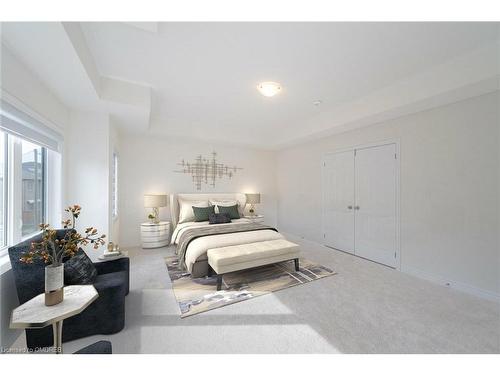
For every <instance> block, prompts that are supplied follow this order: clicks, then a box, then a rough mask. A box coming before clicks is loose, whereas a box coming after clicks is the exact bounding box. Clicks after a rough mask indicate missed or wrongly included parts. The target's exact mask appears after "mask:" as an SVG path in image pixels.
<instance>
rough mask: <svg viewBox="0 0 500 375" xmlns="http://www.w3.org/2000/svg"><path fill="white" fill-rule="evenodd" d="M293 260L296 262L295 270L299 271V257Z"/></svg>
mask: <svg viewBox="0 0 500 375" xmlns="http://www.w3.org/2000/svg"><path fill="white" fill-rule="evenodd" d="M293 261H294V263H295V271H297V272H298V271H299V258H296V259H294V260H293Z"/></svg>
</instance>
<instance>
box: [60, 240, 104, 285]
mask: <svg viewBox="0 0 500 375" xmlns="http://www.w3.org/2000/svg"><path fill="white" fill-rule="evenodd" d="M96 278H97V269H96V268H95V266H94V263H92V261H91V260H90V258H89V257H88V256H87V254H85V251H83V250H82V249H80V250H78V252H77V253H76V255H75V256H74V257H72V258H70V259H68V260H66V261H65V262H64V284H66V285H82V284H92V283H94V281H95V279H96Z"/></svg>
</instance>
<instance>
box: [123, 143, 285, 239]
mask: <svg viewBox="0 0 500 375" xmlns="http://www.w3.org/2000/svg"><path fill="white" fill-rule="evenodd" d="M212 151H216V152H217V154H218V155H217V159H218V161H219V162H222V163H224V164H228V165H236V166H238V167H241V168H243V170H241V171H238V172H237V173H236V174H235V175H234V177H233V178H232V179H231V180H229V179H227V178H223V179H221V180H217V183H216V187H215V188H212V187H211V186H207V185H203V186H202V190H201V191H200V192H242V193H248V192H259V193H261V202H262V203H261V204H260V205H257V206H256V210H257V212H258V213H262V214H263V215H265V216H266V222H267V223H268V224H270V225H275V223H276V192H275V156H274V153H273V152H268V151H260V150H255V149H251V148H246V147H239V146H229V145H222V144H219V145H217V144H213V143H204V142H200V141H193V140H186V139H173V138H161V137H140V136H125V135H124V136H123V137H122V138H121V140H120V167H119V174H120V179H119V200H120V203H119V210H120V245H121V246H137V245H139V244H140V234H139V224H140V223H141V222H144V221H146V220H147V219H146V217H147V213H148V211H147V210H146V209H144V207H143V195H144V194H146V193H183V192H184V193H190V192H197V191H196V190H195V187H194V186H193V183H192V180H191V176H190V175H187V174H182V173H175V172H174V171H175V170H179V169H180V167H179V166H178V165H177V163H178V162H180V161H181V160H182V159H184V160H186V161H192V160H193V159H194V158H195V157H196V156H197V155H199V154H201V155H203V156H210V153H211V152H212ZM160 215H161V218H162V219H168V218H169V217H170V212H169V209H168V208H162V209H161V212H160Z"/></svg>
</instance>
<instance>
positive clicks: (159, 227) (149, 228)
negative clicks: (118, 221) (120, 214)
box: [141, 225, 169, 233]
mask: <svg viewBox="0 0 500 375" xmlns="http://www.w3.org/2000/svg"><path fill="white" fill-rule="evenodd" d="M168 229H169V226H168V225H155V226H153V225H147V226H146V225H143V226H141V231H142V232H145V233H146V232H158V231H162V230H168Z"/></svg>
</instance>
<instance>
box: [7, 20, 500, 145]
mask: <svg viewBox="0 0 500 375" xmlns="http://www.w3.org/2000/svg"><path fill="white" fill-rule="evenodd" d="M29 27H30V26H29V24H28V25H26V26H23V24H17V26H15V25H12V26H8V27H7V29H6V30H7V32H6V33H5V32H4V36H2V38H3V39H5V41H6V43H7V44H8V45H9V46H11V48H13V49H14V50H15V51H14V52H15V53H16V54H17V55H18V56H19V57H20V58H21V60H22V61H24V62H25V63H26V64H27V65H28V66H29V67H30V68H31V69H33V70H35V71H36V73H37V74H38V75H39V77H40V78H41V79H42V80H44V81H45V82H46V83H47V85H48V86H49V87H51V88H52V89H53V90H54V92H55V93H56V94H58V95H59V96H60V99H61V101H63V102H64V103H67V105H69V106H70V107H72V108H75V107H78V102H79V101H81V103H84V104H85V107H88V106H89V103H88V101H87V100H84V99H83V98H80V99H79V100H78V101H77V100H75V97H74V95H73V96H72V98H70V97H68V95H69V94H70V93H71V91H72V90H73V92H77V93H79V95H80V96H82V95H85V91H89V85H88V84H87V85H85V84H83V83H82V82H81V80H80V79H71V80H68V79H64V75H62V74H60V72H61V70H62V69H63V70H65V71H69V72H71V66H70V67H65V65H66V64H69V65H71V64H73V62H72V61H69V60H70V59H67V58H66V56H67V54H65V52H64V51H62V50H59V51H58V50H57V48H63V47H61V46H60V44H61V43H58V44H57V45H56V46H57V48H54V45H55V44H54V41H57V40H59V39H60V36H59V37H56V36H54V27H53V26H49V27H45V28H46V29H47V31H46V32H44V31H43V29H44V27H43V24H42V26H37V27H34V28H33V26H31V27H32V28H33V29H32V30H31V31H30V32H31V33H35V31H36V35H35V34H33V36H34V39H35V40H36V48H32V47H34V46H33V45H30V44H32V43H33V42H32V41H31V42H30V41H29V40H27V39H29V38H28V36H29V34H30V32H25V33H24V34H23V33H22V32H21V31H20V30H21V29H23V28H24V29H25V28H29ZM4 29H5V26H4ZM81 30H82V31H83V35H84V39H85V40H86V43H87V47H88V51H89V52H90V55H91V57H92V58H93V62H94V63H95V66H96V68H97V71H98V73H99V74H100V75H101V76H102V77H109V78H114V79H117V80H121V81H127V82H132V83H136V84H139V85H141V86H150V87H151V88H152V99H151V113H150V117H149V129H148V130H147V131H148V132H150V133H154V134H163V135H172V136H182V137H198V138H205V139H210V140H212V141H213V140H220V141H224V142H234V143H241V144H250V145H254V146H262V147H267V148H272V147H275V146H277V145H279V144H282V143H283V142H284V141H292V140H296V139H301V138H302V137H305V136H310V135H311V134H312V133H314V132H319V131H324V130H325V126H326V127H328V126H336V125H339V124H340V123H339V124H336V123H334V122H333V121H332V123H331V125H329V124H326V125H325V121H324V120H325V117H326V118H327V123H328V116H325V114H329V113H335V112H336V111H337V112H340V108H345V107H346V105H348V104H349V103H353V102H356V101H359V100H360V99H361V98H364V97H368V96H370V95H372V96H373V94H374V93H376V92H378V90H382V89H384V88H387V87H390V86H392V85H396V84H398V83H400V82H402V81H404V80H408V79H409V78H410V77H418V76H419V75H420V74H423V73H424V72H426V71H429V70H430V69H432V68H433V67H436V66H439V65H442V64H445V63H447V62H449V61H453V59H456V58H457V57H459V56H463V55H467V54H468V53H471V51H474V50H477V49H480V48H481V47H483V46H486V45H489V44H491V43H497V42H498V38H499V34H498V24H493V23H158V24H157V23H152V24H151V25H149V26H148V24H147V23H140V25H131V24H126V23H82V24H81ZM19 35H24V36H23V37H20V36H19ZM47 45H50V46H52V47H47ZM44 48H49V50H50V51H52V52H53V53H54V56H51V57H50V59H48V58H47V57H44V56H43V51H44ZM64 48H66V47H64ZM45 51H46V49H45ZM58 54H60V55H61V56H63V61H58V62H57V58H58ZM72 59H73V58H72ZM40 61H41V62H40ZM50 61H52V62H54V61H56V63H55V64H53V65H54V67H53V68H52V69H51V67H50V66H51V65H50ZM261 81H277V82H280V83H281V84H282V86H283V90H282V93H281V94H280V95H278V96H276V97H273V98H266V97H263V96H261V95H260V94H259V92H258V91H257V90H256V86H257V84H258V83H259V82H261ZM417 84H418V82H417ZM73 86H75V87H73ZM84 89H85V90H84ZM318 99H319V100H321V101H322V105H321V106H319V107H316V106H314V105H313V102H314V101H315V100H318ZM82 106H83V104H82ZM101 110H102V108H101ZM321 117H323V120H322V121H319V120H318V121H317V122H315V119H316V118H318V119H319V118H321ZM332 118H333V117H332Z"/></svg>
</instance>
